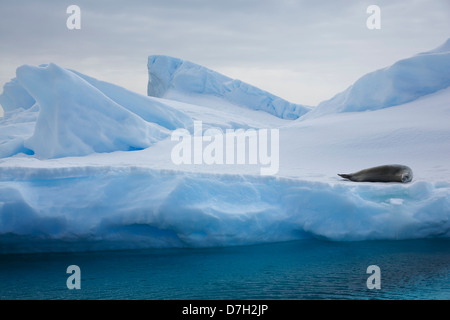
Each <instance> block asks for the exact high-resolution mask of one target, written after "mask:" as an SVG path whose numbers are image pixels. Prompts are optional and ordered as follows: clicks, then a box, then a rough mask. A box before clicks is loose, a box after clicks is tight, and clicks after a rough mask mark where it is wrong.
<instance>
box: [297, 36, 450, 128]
mask: <svg viewBox="0 0 450 320" xmlns="http://www.w3.org/2000/svg"><path fill="white" fill-rule="evenodd" d="M444 70H450V39H448V40H447V41H446V42H445V43H444V44H443V45H441V46H439V47H438V48H436V49H434V50H431V51H428V52H424V53H420V54H417V55H415V56H413V57H410V58H407V59H403V60H400V61H398V62H396V63H394V64H393V65H392V66H389V67H386V68H383V69H380V70H376V71H374V72H371V73H369V74H366V75H365V76H363V77H361V78H360V79H359V80H357V81H356V82H355V83H354V84H353V85H352V86H350V87H349V88H348V89H347V90H345V91H344V92H341V93H339V94H337V95H336V96H334V97H333V98H331V99H330V100H327V101H324V102H321V103H320V104H319V105H318V106H317V107H315V108H314V109H313V110H312V111H311V112H309V113H308V114H307V115H306V116H305V117H303V118H302V120H303V119H306V118H313V117H318V116H321V115H324V114H329V113H337V112H359V111H370V110H378V109H383V108H388V107H392V106H396V105H400V104H404V103H406V102H410V101H414V100H415V99H418V98H420V97H422V96H424V95H427V94H430V93H434V92H436V91H439V90H442V89H445V88H447V87H448V86H450V73H449V72H445V71H444Z"/></svg>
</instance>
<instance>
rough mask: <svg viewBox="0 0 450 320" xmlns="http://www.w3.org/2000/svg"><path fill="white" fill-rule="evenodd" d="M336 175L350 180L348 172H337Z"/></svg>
mask: <svg viewBox="0 0 450 320" xmlns="http://www.w3.org/2000/svg"><path fill="white" fill-rule="evenodd" d="M338 176H340V177H342V178H344V179H349V180H350V175H349V174H345V173H338Z"/></svg>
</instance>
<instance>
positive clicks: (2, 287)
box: [0, 239, 450, 300]
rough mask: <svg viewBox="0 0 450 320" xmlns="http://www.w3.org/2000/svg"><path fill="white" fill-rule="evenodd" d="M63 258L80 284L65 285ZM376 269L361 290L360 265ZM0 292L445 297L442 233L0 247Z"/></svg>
mask: <svg viewBox="0 0 450 320" xmlns="http://www.w3.org/2000/svg"><path fill="white" fill-rule="evenodd" d="M69 265H77V266H79V267H80V270H81V278H80V279H81V281H80V283H81V289H79V290H77V289H73V290H69V289H68V288H67V285H66V281H67V279H68V277H69V276H70V274H67V273H66V269H67V267H68V266H69ZM370 265H377V266H379V268H380V285H381V288H380V289H368V287H367V279H368V278H369V277H370V276H371V274H368V273H367V267H368V266H370ZM0 299H2V300H5V299H8V300H10V299H32V300H34V299H39V300H40V299H105V300H109V299H133V300H134V299H151V300H160V299H164V300H167V299H170V300H179V299H183V300H184V299H189V300H190V299H198V300H209V299H215V300H216V299H219V300H222V299H224V300H229V299H251V300H253V299H274V300H281V299H282V300H292V299H294V300H297V299H394V300H399V299H420V300H429V299H445V300H447V299H450V240H442V239H441V240H438V239H433V240H407V241H361V242H330V241H325V240H315V239H309V240H300V241H292V242H283V243H270V244H261V245H251V246H238V247H223V248H196V249H193V248H189V249H146V250H126V251H125V250H124V251H101V252H85V253H51V254H11V255H0Z"/></svg>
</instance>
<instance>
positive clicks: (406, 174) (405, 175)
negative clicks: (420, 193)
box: [402, 170, 413, 183]
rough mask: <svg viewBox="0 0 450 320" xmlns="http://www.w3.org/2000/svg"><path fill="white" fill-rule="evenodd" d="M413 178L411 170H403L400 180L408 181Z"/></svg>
mask: <svg viewBox="0 0 450 320" xmlns="http://www.w3.org/2000/svg"><path fill="white" fill-rule="evenodd" d="M412 178H413V174H412V171H411V170H405V172H403V173H402V182H403V183H408V182H411V180H412Z"/></svg>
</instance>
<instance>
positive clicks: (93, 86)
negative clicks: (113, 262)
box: [0, 41, 450, 253]
mask: <svg viewBox="0 0 450 320" xmlns="http://www.w3.org/2000/svg"><path fill="white" fill-rule="evenodd" d="M448 44H449V42H448V41H447V43H446V44H444V45H443V46H441V47H440V48H437V49H435V50H432V51H429V52H427V53H422V54H419V55H416V56H414V57H412V58H408V59H405V60H402V61H400V62H398V63H396V64H394V65H393V66H391V67H389V68H386V69H383V70H379V71H375V72H373V73H370V74H368V75H366V76H364V77H362V78H361V79H360V80H358V81H357V82H356V83H355V84H354V85H353V86H352V87H350V88H349V89H347V90H346V91H344V92H343V93H341V94H338V95H337V96H336V97H335V98H333V99H331V100H329V101H326V102H323V103H321V104H319V105H318V106H317V107H315V108H313V109H312V111H306V112H307V113H303V111H305V110H306V109H302V108H296V107H293V106H301V105H296V104H291V103H289V102H287V101H284V100H282V99H281V98H280V99H281V100H280V102H279V103H278V102H277V103H276V104H275V105H273V106H272V107H270V108H271V109H270V110H269V109H267V106H268V104H264V103H263V104H258V102H257V101H274V100H273V96H272V95H271V94H269V93H267V92H265V91H262V90H259V89H256V88H254V87H251V86H249V85H248V86H249V87H247V85H240V88H245V90H244V91H242V90H240V89H239V90H238V89H236V88H238V87H235V86H234V85H231V83H233V82H236V80H229V78H226V77H225V76H223V75H220V74H218V73H215V72H213V71H212V70H209V69H206V68H204V67H200V66H198V65H195V64H192V63H188V62H185V61H183V60H180V59H175V58H170V57H162V56H151V57H149V72H150V81H149V94H151V95H153V97H145V96H141V95H138V94H136V93H133V92H130V91H128V90H125V89H123V88H120V87H118V86H115V85H113V84H109V83H106V82H103V81H99V80H96V79H93V78H91V77H89V76H86V75H82V74H80V73H78V72H76V71H70V70H66V69H63V68H61V67H59V66H56V65H54V64H48V65H42V66H40V67H31V66H22V67H19V68H18V71H17V78H16V79H13V80H12V81H11V82H10V83H8V84H6V85H5V87H4V91H3V94H2V95H1V96H0V102H1V103H2V105H3V106H4V109H5V116H4V117H3V118H2V119H0V252H3V253H4V252H34V251H67V250H69V251H70V250H74V251H75V250H94V249H117V248H122V249H123V248H143V247H182V246H195V247H205V246H227V245H238V244H253V243H263V242H270V241H285V240H294V239H301V238H308V237H318V238H324V239H330V240H335V241H353V240H375V239H416V238H429V237H444V238H449V237H450V219H449V218H450V165H449V162H448V159H449V156H450V126H449V125H448V124H449V119H450V103H449V102H450V88H449V85H450V83H449V78H448V74H449V73H448V70H449V61H450V55H449V51H448ZM410 77H412V78H410ZM408 79H410V81H408ZM230 81H231V82H230ZM249 88H251V90H250V89H249ZM355 88H356V89H355ZM243 92H244V93H245V94H243ZM394 97H395V99H394ZM262 105H264V106H265V107H261V108H260V107H258V106H262ZM296 110H297V111H296ZM299 110H302V112H300V113H296V112H298V111H299ZM308 110H309V109H308ZM294 114H296V116H288V115H294ZM309 114H311V115H309ZM295 118H298V119H296V120H294V119H295ZM193 121H202V123H203V129H204V130H206V129H208V128H219V129H220V130H226V129H235V130H237V129H244V130H247V129H251V128H254V129H278V130H279V151H280V153H279V160H280V163H279V171H278V173H277V174H276V175H273V176H261V175H260V166H261V165H259V164H258V165H251V164H242V165H237V164H235V165H226V164H213V165H206V164H202V165H194V164H192V165H188V164H181V165H175V164H174V163H173V162H172V161H171V150H172V149H173V147H174V145H175V144H176V142H174V141H172V140H171V137H170V135H171V133H172V132H173V131H174V130H176V129H179V128H185V129H187V130H189V131H190V132H192V123H193ZM393 163H399V164H405V165H408V166H409V167H411V168H412V169H413V171H414V180H413V181H412V182H411V183H408V184H399V183H356V182H351V181H345V180H343V179H341V178H339V177H338V176H337V173H345V172H354V171H357V170H360V169H364V168H368V167H372V166H376V165H382V164H393Z"/></svg>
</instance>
